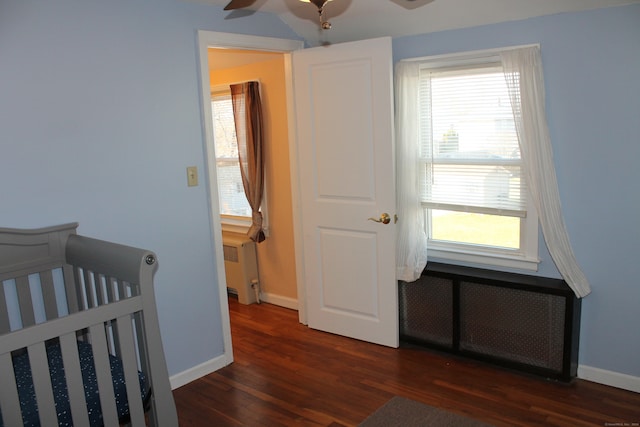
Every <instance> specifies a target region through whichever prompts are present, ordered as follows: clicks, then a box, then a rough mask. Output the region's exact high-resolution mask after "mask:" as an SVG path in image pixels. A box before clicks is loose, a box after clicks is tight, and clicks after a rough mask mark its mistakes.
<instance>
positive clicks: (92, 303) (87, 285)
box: [83, 270, 96, 309]
mask: <svg viewBox="0 0 640 427" xmlns="http://www.w3.org/2000/svg"><path fill="white" fill-rule="evenodd" d="M83 278H84V290H85V293H86V295H87V309H89V308H92V307H96V291H95V287H94V286H93V283H92V282H93V281H92V280H91V273H90V272H89V271H88V270H83Z"/></svg>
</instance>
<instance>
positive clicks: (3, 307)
mask: <svg viewBox="0 0 640 427" xmlns="http://www.w3.org/2000/svg"><path fill="white" fill-rule="evenodd" d="M10 330H11V324H10V323H9V309H8V307H7V299H6V297H5V296H4V283H3V282H2V281H0V335H2V334H6V333H7V332H9V331H10Z"/></svg>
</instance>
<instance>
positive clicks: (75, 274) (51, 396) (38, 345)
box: [0, 223, 178, 427]
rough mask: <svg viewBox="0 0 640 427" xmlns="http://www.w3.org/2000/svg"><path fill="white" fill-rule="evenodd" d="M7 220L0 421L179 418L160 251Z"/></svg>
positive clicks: (69, 227) (1, 256)
mask: <svg viewBox="0 0 640 427" xmlns="http://www.w3.org/2000/svg"><path fill="white" fill-rule="evenodd" d="M77 226H78V224H77V223H72V224H64V225H59V226H53V227H47V228H41V229H34V230H21V229H8V228H0V413H1V416H0V426H5V427H15V426H23V425H24V426H28V425H33V426H39V425H41V426H59V425H60V426H63V425H69V426H71V425H73V426H102V425H104V426H106V427H111V426H120V425H132V426H142V425H147V423H148V425H151V426H167V427H175V426H177V425H178V420H177V415H176V408H175V403H174V400H173V395H172V392H171V387H170V384H169V377H168V373H167V367H166V362H165V358H164V353H163V349H162V342H161V339H160V330H159V327H158V316H157V310H156V303H155V296H154V290H153V274H154V272H155V270H156V268H157V264H158V263H157V260H156V256H155V254H154V253H153V252H150V251H147V250H143V249H138V248H133V247H129V246H124V245H119V244H115V243H110V242H106V241H102V240H97V239H92V238H89V237H84V236H80V235H77V234H76V228H77Z"/></svg>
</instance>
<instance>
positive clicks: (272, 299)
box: [260, 292, 298, 310]
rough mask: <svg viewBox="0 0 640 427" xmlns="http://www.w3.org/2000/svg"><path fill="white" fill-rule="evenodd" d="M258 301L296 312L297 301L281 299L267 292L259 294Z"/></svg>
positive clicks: (287, 298)
mask: <svg viewBox="0 0 640 427" xmlns="http://www.w3.org/2000/svg"><path fill="white" fill-rule="evenodd" d="M260 301H264V302H266V303H269V304H273V305H278V306H280V307H284V308H289V309H291V310H298V300H297V299H294V298H289V297H283V296H280V295H274V294H270V293H267V292H260Z"/></svg>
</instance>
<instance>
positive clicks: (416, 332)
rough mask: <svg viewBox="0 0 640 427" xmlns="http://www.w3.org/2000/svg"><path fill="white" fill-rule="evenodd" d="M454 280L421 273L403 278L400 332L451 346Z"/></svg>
mask: <svg viewBox="0 0 640 427" xmlns="http://www.w3.org/2000/svg"><path fill="white" fill-rule="evenodd" d="M451 289H452V287H451V280H449V279H441V278H438V277H425V276H423V277H421V278H420V279H418V280H417V281H416V282H413V283H407V282H403V281H401V282H400V288H399V300H400V307H399V308H400V335H402V336H404V337H410V338H412V339H417V340H419V341H428V342H431V343H435V344H438V345H442V346H446V347H449V348H451V346H452V345H453V341H452V337H453V322H452V318H453V296H452V292H451Z"/></svg>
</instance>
